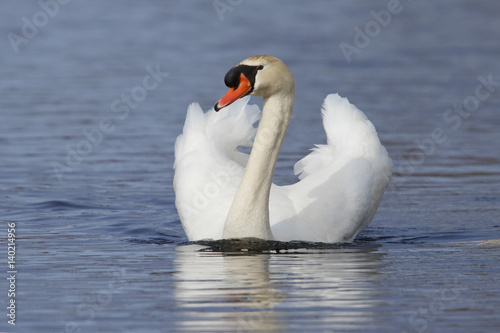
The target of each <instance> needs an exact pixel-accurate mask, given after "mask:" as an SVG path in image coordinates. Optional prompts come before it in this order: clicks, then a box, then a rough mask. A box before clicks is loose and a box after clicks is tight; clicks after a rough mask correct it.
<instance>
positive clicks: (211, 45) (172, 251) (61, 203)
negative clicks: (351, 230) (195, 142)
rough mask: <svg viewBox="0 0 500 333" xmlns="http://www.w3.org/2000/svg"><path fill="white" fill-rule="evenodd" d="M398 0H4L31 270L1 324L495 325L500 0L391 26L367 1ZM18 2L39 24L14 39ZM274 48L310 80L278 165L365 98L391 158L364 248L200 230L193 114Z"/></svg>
mask: <svg viewBox="0 0 500 333" xmlns="http://www.w3.org/2000/svg"><path fill="white" fill-rule="evenodd" d="M223 3H226V4H227V3H228V2H226V1H223ZM388 3H390V2H388V1H370V2H369V3H368V2H365V1H335V2H327V1H310V2H308V3H307V5H304V4H303V2H299V1H274V2H266V1H242V2H231V5H228V6H229V7H224V8H225V9H227V10H226V11H223V12H219V13H218V12H217V10H216V9H215V7H214V4H213V2H212V1H204V2H199V1H196V2H195V1H183V2H181V1H177V2H173V1H172V2H166V1H165V2H157V1H141V2H134V1H127V2H125V1H120V2H118V1H106V2H103V1H101V2H100V1H85V2H83V1H71V2H69V3H67V4H64V5H59V6H58V10H57V12H56V10H55V7H54V5H52V7H51V8H52V9H49V10H51V13H52V14H53V15H52V16H49V15H45V16H43V13H42V14H39V13H38V12H40V11H41V10H42V9H41V7H40V5H39V4H38V3H37V2H35V1H32V2H12V1H9V2H5V3H4V6H3V10H2V12H1V14H0V16H1V19H0V35H2V36H4V37H3V38H2V41H1V42H0V43H1V45H2V56H1V57H0V77H1V78H2V80H0V90H1V92H2V98H1V99H0V108H1V115H2V118H1V119H2V121H1V122H0V154H1V156H2V160H1V166H2V167H1V169H0V170H1V171H0V189H1V197H2V200H1V203H0V205H1V211H0V219H1V221H2V227H1V228H2V229H3V231H2V235H3V236H2V240H1V242H2V244H6V243H7V242H6V238H5V237H6V231H7V224H8V223H12V222H15V223H16V236H17V242H16V243H17V247H16V269H17V271H18V273H17V275H16V295H15V298H14V299H15V301H16V305H17V307H16V325H15V326H12V325H9V324H8V323H7V320H8V317H7V316H5V314H6V313H7V309H6V307H7V306H8V302H9V301H10V299H12V298H9V297H8V296H7V291H8V289H9V285H8V284H7V283H6V279H2V281H3V282H1V283H0V295H2V296H1V297H0V305H1V308H2V309H4V310H3V312H4V313H5V314H2V315H1V317H0V318H3V319H1V321H0V331H7V332H141V333H142V332H169V331H172V332H174V331H175V332H182V331H192V332H221V331H243V332H246V331H249V332H254V331H260V332H271V331H272V332H304V331H308V332H322V331H325V332H326V331H328V332H459V331H462V332H496V331H498V329H499V327H500V319H499V318H500V316H499V310H498V309H499V308H500V287H499V286H500V283H499V276H500V274H499V273H500V266H499V264H498V263H499V259H500V248H499V245H498V241H497V242H495V241H493V240H495V239H499V238H500V228H499V226H500V222H499V216H500V214H499V213H500V208H499V207H500V205H499V203H500V193H499V190H498V181H499V179H500V178H499V176H500V166H499V165H500V158H499V153H498V152H499V149H500V132H499V131H498V128H499V127H500V117H499V116H498V105H499V102H500V87H499V86H498V85H490V86H489V88H488V87H482V88H480V90H479V94H480V95H478V96H479V97H481V100H479V99H478V98H477V97H475V96H476V89H477V87H478V85H480V84H481V81H480V80H483V81H484V80H488V77H490V79H491V80H492V81H494V82H499V81H500V65H499V62H498V55H499V54H500V44H499V43H498V34H499V32H500V21H499V20H498V17H497V16H498V15H497V14H498V12H499V10H500V5H499V4H496V3H494V2H492V1H474V2H469V1H465V0H464V1H453V2H451V1H449V2H440V3H439V4H436V3H434V2H431V1H401V3H400V6H398V7H396V8H392V7H391V9H392V10H393V11H394V12H397V13H396V14H392V15H391V17H390V21H389V20H388V18H387V16H385V18H384V16H383V14H376V15H378V16H379V19H380V20H382V21H381V22H383V23H384V25H386V26H385V27H382V26H381V25H380V24H379V25H378V27H379V28H378V29H377V25H374V24H373V23H369V22H370V21H374V20H375V19H374V17H373V16H372V14H370V12H371V11H372V10H373V11H374V12H375V13H381V12H380V11H381V10H386V9H387V8H388ZM219 10H220V11H221V10H222V9H219ZM382 13H383V12H382ZM219 14H220V16H219ZM380 15H382V16H380ZM23 17H26V20H28V21H30V22H32V23H33V21H34V20H37V21H36V22H38V23H37V24H38V25H39V27H38V28H37V31H36V33H34V32H33V31H32V30H29V27H25V28H24V32H27V33H28V35H29V36H31V37H29V38H26V40H25V41H24V42H19V43H20V44H19V45H17V46H18V53H15V50H14V48H13V47H12V45H11V43H10V42H9V39H8V34H9V32H13V33H15V34H17V35H18V36H23V25H24V24H26V23H25V21H23V20H22V18H23ZM44 17H45V18H46V20H45V21H44ZM380 17H381V18H380ZM221 18H222V20H221ZM384 20H385V21H384ZM367 23H368V25H366V24H367ZM355 27H359V28H360V29H363V30H364V29H365V28H366V27H368V28H369V29H372V30H370V31H369V33H370V36H368V35H367V38H365V40H362V38H361V37H359V36H358V37H357V38H358V40H357V41H358V44H357V46H358V47H357V49H358V52H357V53H353V54H351V56H350V62H348V61H347V59H346V57H345V56H344V54H343V53H342V51H341V48H340V47H339V45H340V44H341V43H342V42H344V43H347V44H350V45H353V46H356V44H355V38H356V32H355V30H353V29H354V28H355ZM368 37H369V38H368ZM360 38H361V39H360ZM259 53H268V54H272V55H275V56H278V57H280V58H282V59H283V60H284V61H285V62H286V63H287V64H288V65H289V67H290V68H291V70H292V72H293V73H294V75H295V78H296V89H297V101H296V108H295V112H294V118H293V121H292V124H291V126H290V129H289V132H288V134H287V137H286V139H285V143H284V147H283V150H282V153H281V154H280V161H279V164H278V167H277V170H276V176H275V181H276V182H277V183H280V184H286V183H290V182H293V181H294V176H293V174H292V166H293V164H294V162H295V161H297V160H298V159H299V158H300V157H301V156H303V155H304V154H306V153H307V152H308V149H309V148H311V147H312V145H313V144H314V143H322V142H324V140H325V138H324V134H323V132H322V131H320V130H319V129H320V128H321V120H320V113H319V109H320V105H321V102H322V100H323V98H324V97H325V96H326V95H327V94H328V93H331V92H339V93H340V94H341V95H342V96H346V97H348V98H349V100H350V101H351V102H352V103H353V104H355V105H357V106H358V107H359V108H360V109H361V110H363V111H365V113H366V114H367V115H368V117H369V118H370V119H371V120H372V121H373V123H374V124H375V126H376V127H377V130H378V132H379V136H380V138H381V140H382V141H383V143H384V145H385V146H386V147H387V149H388V151H389V154H390V155H391V157H392V158H393V160H394V163H395V168H394V171H395V175H394V177H393V182H392V185H391V187H390V188H389V189H388V190H387V192H386V194H385V196H384V199H383V202H382V204H381V207H380V209H379V211H378V213H377V215H376V216H375V219H374V220H373V222H372V224H371V225H370V226H369V228H368V229H367V230H366V231H365V232H364V233H362V234H361V235H360V236H359V237H358V239H357V240H356V241H355V242H354V243H353V244H348V245H338V244H337V245H330V246H326V247H321V246H313V245H312V244H289V245H287V246H288V249H281V250H280V251H264V252H263V253H258V252H252V251H247V252H240V251H233V252H221V248H220V247H210V245H207V244H192V243H189V242H188V241H187V239H186V237H185V235H184V232H183V230H182V228H181V226H180V222H179V219H178V216H177V213H176V210H175V207H174V193H173V190H172V176H173V174H172V164H173V144H174V142H175V138H176V136H177V135H178V134H180V132H181V130H182V125H183V120H184V117H185V110H186V108H187V106H188V105H189V103H191V102H193V101H197V102H199V103H200V104H201V105H202V107H203V108H204V109H208V108H210V107H211V106H212V105H213V103H214V102H215V101H216V100H217V99H218V98H219V97H220V96H221V95H222V94H223V93H224V92H225V90H226V87H225V86H224V84H223V77H224V74H225V73H226V71H227V70H228V69H229V68H230V67H231V66H232V65H234V64H236V63H237V62H239V61H240V60H242V59H244V58H246V57H248V56H250V55H254V54H259ZM151 72H156V76H153V75H152V74H151ZM167 72H168V75H167V74H166V73H167ZM148 75H149V78H147V79H145V77H147V76H148ZM479 77H481V78H482V79H479ZM144 80H146V81H144ZM146 88H148V89H146ZM488 89H490V90H488ZM127 94H129V95H130V94H134V96H135V100H134V99H133V100H130V99H129V100H128V102H127V99H126V98H127V97H126V95H127ZM486 95H488V96H486ZM474 97H475V98H476V101H477V102H478V104H477V105H475V104H474ZM253 101H254V102H255V103H258V104H260V103H261V102H260V101H258V99H254V100H253ZM456 103H472V104H469V108H470V109H471V111H470V112H469V111H467V110H465V111H453V110H451V111H448V110H449V109H450V108H453V105H454V104H456ZM460 112H461V113H460ZM75 152H80V153H79V155H75ZM54 165H55V166H56V167H55V169H54ZM292 245H293V246H292ZM2 248H4V250H3V253H4V257H7V251H6V250H5V249H6V245H2ZM6 260H7V259H5V258H4V259H3V262H4V264H2V267H3V268H2V270H3V276H6V275H7V271H8V267H7V266H6V264H5V262H6Z"/></svg>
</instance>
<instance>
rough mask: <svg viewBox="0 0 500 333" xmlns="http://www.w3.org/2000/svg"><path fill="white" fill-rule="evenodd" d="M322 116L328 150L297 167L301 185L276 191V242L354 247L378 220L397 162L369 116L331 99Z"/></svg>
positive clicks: (273, 203) (320, 148)
mask: <svg viewBox="0 0 500 333" xmlns="http://www.w3.org/2000/svg"><path fill="white" fill-rule="evenodd" d="M322 115H323V125H324V128H325V132H326V135H327V144H326V145H318V146H316V147H315V148H314V149H313V151H312V152H311V153H310V154H309V155H307V156H306V157H304V158H303V159H302V160H300V161H299V162H297V163H296V164H295V167H294V170H295V173H296V174H299V179H300V181H299V182H297V183H295V184H293V185H289V186H281V187H279V186H273V187H272V189H271V199H270V208H271V211H270V217H271V227H272V231H273V234H274V236H275V237H276V239H279V240H288V241H289V240H299V239H300V240H309V241H323V242H349V241H352V240H353V239H354V237H356V235H357V234H358V233H359V232H361V231H362V230H364V229H365V228H366V227H367V226H368V224H369V223H370V221H371V220H372V218H373V216H374V215H375V212H376V210H377V208H378V205H379V203H380V200H381V198H382V194H383V192H384V190H385V188H386V187H387V185H388V184H389V181H390V177H391V170H392V161H391V159H390V158H389V156H388V154H387V151H386V150H385V148H384V147H383V146H382V145H381V143H380V140H379V138H378V136H377V132H376V130H375V127H374V126H373V124H372V123H371V122H370V121H369V120H368V119H367V118H366V116H365V115H364V113H363V112H361V111H360V110H359V109H357V108H356V107H355V106H354V105H352V104H350V103H349V101H348V100H347V99H346V98H341V97H340V96H339V95H338V94H331V95H328V96H327V98H326V99H325V102H324V104H323V108H322Z"/></svg>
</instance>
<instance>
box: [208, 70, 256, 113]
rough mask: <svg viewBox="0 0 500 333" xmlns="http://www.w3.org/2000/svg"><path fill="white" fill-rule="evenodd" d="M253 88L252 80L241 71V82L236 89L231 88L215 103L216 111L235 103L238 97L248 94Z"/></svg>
mask: <svg viewBox="0 0 500 333" xmlns="http://www.w3.org/2000/svg"><path fill="white" fill-rule="evenodd" d="M251 90H252V84H251V83H250V80H248V79H247V77H246V76H245V75H244V74H243V73H240V83H239V85H238V87H237V88H236V89H235V88H229V90H228V92H227V93H226V94H225V95H224V96H222V98H221V99H219V101H218V102H217V103H215V106H214V109H215V111H219V110H220V109H222V108H225V107H226V106H228V105H230V104H232V103H234V102H235V101H236V100H237V99H238V98H241V97H243V96H246V95H248V94H249V93H250V91H251Z"/></svg>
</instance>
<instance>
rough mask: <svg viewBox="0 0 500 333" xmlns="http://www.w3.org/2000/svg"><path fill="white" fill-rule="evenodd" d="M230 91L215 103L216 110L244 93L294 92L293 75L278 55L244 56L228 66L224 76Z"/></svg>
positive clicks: (292, 93) (291, 93) (264, 94)
mask: <svg viewBox="0 0 500 333" xmlns="http://www.w3.org/2000/svg"><path fill="white" fill-rule="evenodd" d="M224 83H225V84H226V86H228V87H229V91H228V92H227V93H226V94H225V95H224V96H223V97H222V98H221V99H220V100H219V101H218V102H217V103H215V106H214V109H215V111H219V110H220V109H222V108H224V107H226V106H228V105H230V104H232V103H233V102H235V101H236V100H238V99H239V98H241V97H243V96H246V95H253V96H260V97H263V98H269V97H270V96H272V95H279V94H284V95H289V96H293V95H294V93H295V85H294V80H293V75H292V73H291V72H290V70H289V69H288V67H287V66H286V65H285V64H284V63H283V61H281V60H280V59H278V58H276V57H273V56H269V55H258V56H253V57H250V58H247V59H245V60H243V61H242V62H240V63H239V64H238V65H236V66H234V67H233V68H231V69H230V70H229V71H228V72H227V74H226V76H225V77H224Z"/></svg>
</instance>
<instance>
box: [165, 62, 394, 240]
mask: <svg viewBox="0 0 500 333" xmlns="http://www.w3.org/2000/svg"><path fill="white" fill-rule="evenodd" d="M250 63H251V62H250ZM259 75H260V74H259ZM258 79H259V76H257V78H256V82H257V80H258ZM292 83H293V82H292ZM249 98H250V97H244V98H242V99H239V100H237V101H236V102H234V103H233V104H231V105H229V106H227V107H226V108H224V109H223V110H221V111H220V112H218V113H217V112H215V111H214V110H213V109H211V110H209V111H208V112H206V113H204V112H203V111H202V109H201V107H200V106H199V105H198V104H196V103H193V104H191V105H190V106H189V109H188V112H187V117H186V122H185V125H184V130H183V134H182V135H180V136H179V137H178V138H177V141H176V144H175V164H174V168H175V176H174V190H175V193H176V206H177V210H178V212H179V216H180V219H181V222H182V225H183V227H184V230H185V231H186V234H187V236H188V238H189V239H190V240H201V239H221V238H223V233H224V225H225V223H226V218H227V216H228V212H229V209H230V207H231V205H232V204H233V200H234V198H235V194H236V192H237V190H238V187H239V185H240V182H241V180H242V177H243V174H244V171H245V166H246V163H247V161H248V159H249V155H248V154H246V153H243V152H240V151H238V147H239V146H243V147H251V146H252V140H253V139H254V137H255V135H256V131H257V129H256V128H255V127H254V126H253V125H254V123H255V122H256V121H257V120H258V119H259V117H260V114H261V112H260V110H259V108H258V106H256V105H248V102H249ZM265 109H266V106H264V112H266V110H265ZM267 112H270V111H267ZM322 114H323V126H324V129H325V132H326V135H327V144H324V145H318V146H316V148H314V149H313V151H312V152H311V153H310V154H309V155H307V156H306V157H304V158H303V159H302V160H300V161H298V162H297V163H296V164H295V168H294V171H295V173H296V174H298V175H299V179H300V180H299V181H298V182H297V183H295V184H292V185H287V186H278V185H275V184H272V185H270V186H271V189H270V195H269V217H268V219H269V222H268V223H269V225H270V227H271V230H272V236H273V237H274V239H276V240H280V241H291V240H302V241H312V242H350V241H352V240H353V239H354V238H355V237H356V235H357V234H358V233H359V232H361V231H362V230H364V229H365V228H366V227H367V226H368V224H369V223H370V221H371V220H372V218H373V216H374V215H375V212H376V211H377V208H378V205H379V203H380V200H381V198H382V194H383V192H384V190H385V188H386V187H387V185H388V184H389V181H390V177H391V169H392V161H391V159H390V158H389V156H388V154H387V151H386V150H385V148H384V147H383V146H382V145H381V143H380V141H379V139H378V136H377V133H376V130H375V128H374V126H373V125H372V123H371V122H370V121H369V120H368V119H367V118H366V116H365V115H364V114H363V112H361V111H360V110H358V109H357V108H356V107H355V106H354V105H352V104H350V103H349V101H348V100H347V99H346V98H341V97H340V96H339V95H338V94H331V95H328V96H327V98H326V99H325V101H324V104H323V109H322ZM261 126H264V125H262V121H261ZM262 135H264V134H262ZM262 137H264V136H262ZM253 149H255V150H257V149H259V147H254V148H253ZM278 150H279V147H278ZM276 154H277V152H276ZM273 167H274V166H273ZM272 171H273V170H271V171H270V172H272ZM271 176H272V174H271ZM247 177H250V176H247ZM246 202H248V205H252V200H251V199H247V200H246V201H243V204H244V205H246ZM257 206H258V205H257ZM257 206H256V207H257ZM250 208H251V207H250ZM256 209H261V208H258V207H257V208H256ZM243 220H244V219H243ZM242 223H243V222H242ZM263 223H265V221H263ZM242 227H244V226H242ZM243 236H245V234H243ZM248 236H254V235H253V234H250V235H248ZM224 238H225V237H224ZM263 238H270V237H263Z"/></svg>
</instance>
